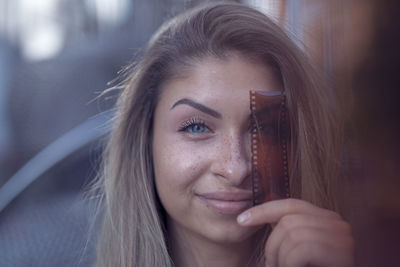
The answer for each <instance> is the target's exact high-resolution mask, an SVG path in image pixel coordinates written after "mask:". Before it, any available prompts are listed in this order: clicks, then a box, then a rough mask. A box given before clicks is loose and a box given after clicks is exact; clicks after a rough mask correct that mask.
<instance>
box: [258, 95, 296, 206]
mask: <svg viewBox="0 0 400 267" xmlns="http://www.w3.org/2000/svg"><path fill="white" fill-rule="evenodd" d="M250 110H251V153H252V171H251V174H252V182H253V205H258V204H261V203H263V202H266V201H270V200H275V199H281V198H288V197H290V193H289V192H290V191H289V169H288V143H289V135H290V127H289V118H288V114H287V107H286V96H285V93H284V92H276V91H273V92H268V91H250Z"/></svg>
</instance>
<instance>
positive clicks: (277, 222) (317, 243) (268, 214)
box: [238, 199, 354, 267]
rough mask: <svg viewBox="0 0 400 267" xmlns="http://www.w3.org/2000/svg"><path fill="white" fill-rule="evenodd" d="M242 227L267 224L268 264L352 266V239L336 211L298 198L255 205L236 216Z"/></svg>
mask: <svg viewBox="0 0 400 267" xmlns="http://www.w3.org/2000/svg"><path fill="white" fill-rule="evenodd" d="M238 223H239V224H240V225H243V226H256V225H263V224H267V223H270V224H272V225H273V230H272V232H271V234H270V236H269V238H268V240H267V242H266V244H265V257H266V266H268V267H303V266H309V265H311V266H318V267H352V266H354V255H353V254H354V253H353V252H354V239H353V236H352V231H351V227H350V225H349V224H348V223H347V222H345V221H344V220H343V219H342V218H341V217H340V215H339V214H338V213H335V212H333V211H330V210H326V209H322V208H319V207H317V206H314V205H312V204H310V203H308V202H306V201H303V200H298V199H283V200H275V201H270V202H266V203H264V204H262V205H259V206H255V207H253V208H251V209H249V210H247V211H245V212H243V213H242V214H241V215H239V217H238Z"/></svg>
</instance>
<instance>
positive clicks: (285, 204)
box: [237, 198, 340, 226]
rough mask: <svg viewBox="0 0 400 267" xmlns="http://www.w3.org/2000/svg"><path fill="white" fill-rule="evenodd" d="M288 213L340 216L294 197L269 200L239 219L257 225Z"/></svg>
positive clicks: (243, 214)
mask: <svg viewBox="0 0 400 267" xmlns="http://www.w3.org/2000/svg"><path fill="white" fill-rule="evenodd" d="M288 214H314V215H317V216H325V217H332V218H340V216H339V215H338V214H337V213H335V212H333V211H330V210H326V209H322V208H319V207H317V206H315V205H312V204H311V203H309V202H306V201H304V200H300V199H293V198H292V199H282V200H274V201H269V202H266V203H263V204H261V205H258V206H255V207H252V208H250V209H248V210H247V211H245V212H243V213H242V214H240V215H239V216H238V218H237V221H238V223H239V224H241V225H246V226H255V225H262V224H266V223H274V222H278V221H279V220H280V219H281V218H282V217H283V216H285V215H288Z"/></svg>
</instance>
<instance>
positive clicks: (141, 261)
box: [97, 3, 353, 267]
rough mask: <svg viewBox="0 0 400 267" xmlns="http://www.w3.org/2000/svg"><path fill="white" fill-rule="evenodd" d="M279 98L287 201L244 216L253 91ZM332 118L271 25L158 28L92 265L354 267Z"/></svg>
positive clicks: (111, 155)
mask: <svg viewBox="0 0 400 267" xmlns="http://www.w3.org/2000/svg"><path fill="white" fill-rule="evenodd" d="M283 89H284V90H285V92H286V95H287V105H288V110H289V113H290V118H291V125H292V126H291V142H290V143H291V151H292V153H291V156H290V164H289V165H290V172H291V175H290V176H291V188H290V190H291V196H292V198H291V199H285V200H276V201H271V202H267V203H264V204H261V205H258V206H256V207H251V195H250V193H249V192H251V179H250V141H249V140H250V132H249V127H248V122H249V112H250V110H249V90H260V91H282V90H283ZM334 122H335V119H334V116H333V115H332V114H331V113H330V112H329V111H328V110H327V99H326V98H325V96H324V92H323V90H321V88H320V87H319V83H318V82H317V79H316V78H315V77H314V76H313V75H312V74H311V67H310V66H309V65H308V64H307V63H306V60H305V58H304V56H303V55H302V54H301V52H300V51H299V50H298V49H297V48H296V47H295V45H294V44H293V43H292V42H291V41H290V40H289V38H288V37H287V36H286V35H285V34H284V33H283V32H282V31H281V30H280V29H279V28H278V27H277V26H276V25H275V24H274V23H273V22H271V21H270V20H269V19H268V18H267V17H266V16H265V15H263V14H261V13H259V12H258V11H255V10H253V9H251V8H249V7H246V6H243V5H239V4H232V3H217V4H208V5H205V6H202V7H199V8H197V9H194V10H191V11H188V12H186V13H184V14H182V15H180V16H178V17H176V18H174V19H173V20H171V21H169V22H168V23H166V24H164V25H163V27H161V29H160V30H159V31H158V32H157V33H156V34H155V36H154V37H153V38H152V40H151V41H150V43H149V45H148V47H147V49H146V51H145V54H144V56H143V59H142V60H141V61H140V62H139V63H138V65H137V66H136V67H135V69H134V71H133V72H132V74H131V75H130V76H129V77H128V79H127V80H126V86H125V88H124V90H123V92H122V93H121V95H120V98H119V102H118V113H117V115H116V123H115V128H114V130H113V132H112V136H111V140H110V141H109V144H108V147H107V150H106V155H105V160H104V174H103V177H102V178H101V180H100V181H99V185H100V186H101V188H102V190H104V196H105V198H104V205H105V215H104V223H103V228H102V234H101V237H100V240H99V242H100V243H99V248H98V258H97V264H98V266H210V267H211V266H306V265H313V266H352V261H353V257H352V249H353V248H352V247H353V239H352V236H351V230H350V227H349V225H348V224H347V223H346V222H344V221H343V220H342V219H341V217H340V216H339V215H338V214H337V213H335V212H334V211H331V210H333V209H335V208H336V206H335V204H334V198H333V195H332V191H333V190H332V186H333V185H334V181H335V177H336V174H337V173H338V171H337V165H338V163H337V161H336V160H335V159H336V158H337V157H335V155H337V148H338V145H337V144H338V143H337V136H338V134H337V133H335V129H334V127H335V125H334ZM269 225H272V228H271V227H269Z"/></svg>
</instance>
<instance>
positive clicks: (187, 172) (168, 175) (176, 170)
mask: <svg viewBox="0 0 400 267" xmlns="http://www.w3.org/2000/svg"><path fill="white" fill-rule="evenodd" d="M155 137H157V135H156V134H155ZM197 151H198V150H196V147H195V146H193V145H191V144H188V143H187V142H184V141H182V138H179V136H178V138H177V137H176V136H175V137H174V136H173V137H168V135H166V136H163V137H162V138H157V139H155V142H153V161H154V173H155V183H156V188H157V192H158V194H159V197H160V199H161V201H162V203H163V205H164V206H168V205H169V202H177V201H181V200H182V199H187V198H190V197H191V196H192V193H193V191H195V189H196V186H197V185H198V184H199V181H200V180H201V177H202V176H203V174H204V172H205V170H206V169H207V166H208V158H207V157H206V155H204V154H202V153H196V152H197ZM175 204H176V203H175Z"/></svg>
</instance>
